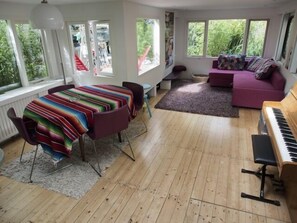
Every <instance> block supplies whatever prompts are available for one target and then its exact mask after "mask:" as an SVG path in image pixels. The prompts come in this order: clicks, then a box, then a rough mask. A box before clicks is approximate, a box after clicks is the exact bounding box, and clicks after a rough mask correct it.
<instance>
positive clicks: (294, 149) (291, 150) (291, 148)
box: [287, 146, 297, 152]
mask: <svg viewBox="0 0 297 223" xmlns="http://www.w3.org/2000/svg"><path fill="white" fill-rule="evenodd" d="M287 149H288V150H289V151H290V152H297V148H296V147H292V146H288V147H287Z"/></svg>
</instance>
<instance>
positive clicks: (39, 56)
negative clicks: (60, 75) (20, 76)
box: [16, 24, 48, 81]
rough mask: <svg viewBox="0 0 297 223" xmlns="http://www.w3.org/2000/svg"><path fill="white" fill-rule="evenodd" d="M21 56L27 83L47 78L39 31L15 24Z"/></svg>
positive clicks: (26, 25) (27, 25) (28, 26)
mask: <svg viewBox="0 0 297 223" xmlns="http://www.w3.org/2000/svg"><path fill="white" fill-rule="evenodd" d="M16 31H17V35H18V39H19V40H20V44H21V48H22V55H23V59H24V62H25V68H26V73H27V77H28V80H29V81H36V80H40V79H43V78H45V77H48V72H47V67H46V64H45V58H44V52H43V48H42V43H41V33H40V30H37V29H32V27H31V25H29V24H16Z"/></svg>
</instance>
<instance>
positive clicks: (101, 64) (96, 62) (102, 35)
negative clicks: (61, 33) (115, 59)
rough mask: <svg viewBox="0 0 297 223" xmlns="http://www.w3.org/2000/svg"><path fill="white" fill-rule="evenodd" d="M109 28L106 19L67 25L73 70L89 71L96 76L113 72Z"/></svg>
mask: <svg viewBox="0 0 297 223" xmlns="http://www.w3.org/2000/svg"><path fill="white" fill-rule="evenodd" d="M109 28H110V25H109V22H107V21H105V22H101V21H88V22H87V23H86V24H85V23H76V24H71V25H69V30H70V36H71V41H72V49H73V54H74V70H75V72H77V71H79V72H82V71H91V73H93V74H94V75H96V76H98V75H110V74H112V73H113V70H112V55H111V41H110V31H109ZM90 61H92V62H90Z"/></svg>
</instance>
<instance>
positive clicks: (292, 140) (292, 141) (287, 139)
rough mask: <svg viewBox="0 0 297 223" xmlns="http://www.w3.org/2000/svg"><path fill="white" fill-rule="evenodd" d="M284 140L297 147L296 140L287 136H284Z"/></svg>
mask: <svg viewBox="0 0 297 223" xmlns="http://www.w3.org/2000/svg"><path fill="white" fill-rule="evenodd" d="M283 138H284V140H285V142H289V143H294V144H295V145H297V142H296V140H295V139H294V138H289V137H286V136H284V137H283Z"/></svg>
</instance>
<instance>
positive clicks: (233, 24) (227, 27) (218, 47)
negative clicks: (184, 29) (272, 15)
mask: <svg viewBox="0 0 297 223" xmlns="http://www.w3.org/2000/svg"><path fill="white" fill-rule="evenodd" d="M247 22H248V21H246V20H244V19H228V20H209V22H208V30H205V22H199V21H197V22H189V23H188V46H187V55H188V56H204V54H203V52H204V47H206V46H207V56H211V57H217V56H218V55H219V54H221V53H225V54H243V53H246V54H247V56H262V54H263V49H264V44H265V35H266V28H267V20H251V21H250V28H249V33H248V41H247V50H246V52H243V49H244V45H243V44H244V42H245V41H244V38H245V36H244V33H245V28H246V26H247ZM206 32H207V45H206V43H205V41H204V36H205V35H206Z"/></svg>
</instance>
